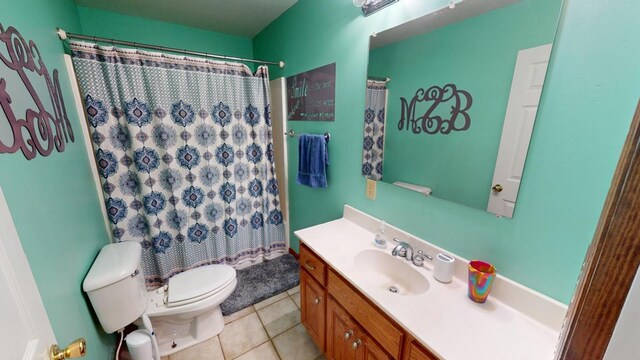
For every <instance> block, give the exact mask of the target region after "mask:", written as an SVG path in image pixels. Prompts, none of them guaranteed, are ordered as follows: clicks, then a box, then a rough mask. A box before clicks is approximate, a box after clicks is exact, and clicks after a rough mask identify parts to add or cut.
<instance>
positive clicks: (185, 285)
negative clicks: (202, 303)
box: [167, 265, 236, 307]
mask: <svg viewBox="0 0 640 360" xmlns="http://www.w3.org/2000/svg"><path fill="white" fill-rule="evenodd" d="M235 277H236V270H235V269H234V268H232V267H231V266H229V265H205V266H200V267H197V268H195V269H191V270H187V271H184V272H182V273H180V274H178V275H175V276H173V277H172V278H171V279H169V289H168V291H167V292H168V294H167V306H168V307H171V306H179V305H186V304H190V303H192V302H194V301H198V300H200V299H202V298H205V297H209V296H211V295H213V294H215V293H217V292H218V291H220V290H222V289H224V287H225V286H226V285H228V284H229V283H231V282H232V281H233V279H234V278H235Z"/></svg>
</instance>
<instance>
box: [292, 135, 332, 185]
mask: <svg viewBox="0 0 640 360" xmlns="http://www.w3.org/2000/svg"><path fill="white" fill-rule="evenodd" d="M298 157H299V160H298V177H297V178H296V182H297V183H298V184H300V185H307V186H309V187H312V188H325V187H327V165H329V153H328V151H327V140H326V138H325V137H324V135H312V134H301V135H300V141H299V143H298Z"/></svg>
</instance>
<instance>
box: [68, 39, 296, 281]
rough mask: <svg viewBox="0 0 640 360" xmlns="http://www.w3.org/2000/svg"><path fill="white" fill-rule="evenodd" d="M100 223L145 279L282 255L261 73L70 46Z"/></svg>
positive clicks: (281, 230) (266, 77)
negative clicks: (123, 245)
mask: <svg viewBox="0 0 640 360" xmlns="http://www.w3.org/2000/svg"><path fill="white" fill-rule="evenodd" d="M71 52H72V57H73V65H74V67H75V71H76V75H77V78H78V83H79V86H80V92H81V95H82V98H83V101H84V106H85V110H86V117H87V121H88V124H89V132H90V137H91V140H92V142H93V147H94V150H95V158H96V163H97V167H98V173H99V175H100V177H101V180H102V189H103V191H104V196H105V199H106V204H105V205H106V209H107V214H108V220H109V222H110V223H111V225H112V230H113V235H114V237H115V238H116V239H117V240H118V241H124V240H135V241H138V242H140V243H141V244H142V247H143V254H142V262H143V268H144V271H145V275H146V281H147V286H148V287H151V288H153V287H157V286H160V285H162V284H163V283H165V282H166V281H167V280H168V279H169V278H170V277H171V276H172V275H174V274H177V273H179V272H181V271H184V270H187V269H190V268H193V267H197V266H200V265H205V264H211V263H228V264H235V263H237V262H239V261H242V260H245V259H255V258H258V257H261V256H269V255H273V254H274V252H284V250H285V234H284V227H283V224H282V221H283V218H282V213H281V211H280V204H279V203H278V185H277V181H276V178H275V168H274V162H273V142H272V136H271V122H270V110H269V109H270V105H269V94H268V89H269V75H268V69H267V68H266V67H264V66H261V67H259V68H258V70H257V71H256V73H255V75H254V74H252V73H251V71H250V70H249V68H248V67H246V66H245V65H242V64H228V63H221V62H213V61H207V60H204V59H193V58H185V57H182V56H171V55H166V54H164V55H163V54H159V53H150V52H142V51H139V50H131V49H120V48H115V47H101V46H97V45H95V44H89V43H81V42H73V43H72V44H71Z"/></svg>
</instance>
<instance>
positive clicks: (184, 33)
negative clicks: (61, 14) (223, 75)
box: [78, 6, 253, 68]
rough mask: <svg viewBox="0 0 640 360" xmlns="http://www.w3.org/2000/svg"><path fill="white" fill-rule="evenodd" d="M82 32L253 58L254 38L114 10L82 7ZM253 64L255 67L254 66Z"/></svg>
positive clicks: (79, 9)
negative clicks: (134, 15)
mask: <svg viewBox="0 0 640 360" xmlns="http://www.w3.org/2000/svg"><path fill="white" fill-rule="evenodd" d="M78 13H79V15H80V24H81V25H82V33H83V34H86V35H92V36H100V37H106V38H113V39H118V40H127V41H135V42H141V43H147V44H153V45H162V46H167V47H175V48H178V49H189V50H196V51H203V52H210V53H214V54H220V55H229V56H236V57H244V58H252V57H253V45H252V41H251V39H250V38H247V37H242V36H233V35H227V34H222V33H218V32H213V31H207V30H202V29H196V28H192V27H188V26H183V25H178V24H172V23H167V22H162V21H158V20H152V19H144V18H139V17H133V16H127V15H122V14H118V13H114V12H110V11H104V10H98V9H92V8H87V7H82V6H79V7H78ZM249 67H251V68H253V67H252V66H251V65H249Z"/></svg>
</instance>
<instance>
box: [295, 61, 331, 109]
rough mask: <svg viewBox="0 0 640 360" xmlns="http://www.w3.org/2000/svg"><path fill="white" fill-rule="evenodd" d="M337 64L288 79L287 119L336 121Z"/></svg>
mask: <svg viewBox="0 0 640 360" xmlns="http://www.w3.org/2000/svg"><path fill="white" fill-rule="evenodd" d="M335 85H336V64H335V63H333V64H329V65H325V66H322V67H319V68H316V69H313V70H309V71H306V72H303V73H300V74H297V75H294V76H289V77H288V78H287V119H288V120H311V121H334V120H335V105H336V104H335V103H336V100H335V99H336V88H335Z"/></svg>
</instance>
